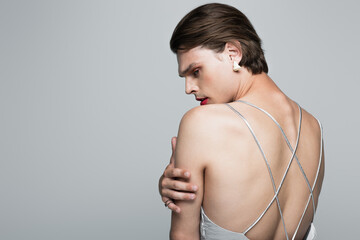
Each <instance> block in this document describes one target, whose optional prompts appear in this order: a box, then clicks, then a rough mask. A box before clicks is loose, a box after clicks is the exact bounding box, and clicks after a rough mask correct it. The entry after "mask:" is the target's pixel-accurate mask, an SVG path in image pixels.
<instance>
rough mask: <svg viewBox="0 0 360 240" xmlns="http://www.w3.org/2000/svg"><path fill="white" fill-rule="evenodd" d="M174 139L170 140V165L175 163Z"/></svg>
mask: <svg viewBox="0 0 360 240" xmlns="http://www.w3.org/2000/svg"><path fill="white" fill-rule="evenodd" d="M176 139H177V138H176V137H172V138H171V150H172V153H171V158H170V163H173V162H174V161H175V148H176Z"/></svg>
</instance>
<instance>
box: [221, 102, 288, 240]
mask: <svg viewBox="0 0 360 240" xmlns="http://www.w3.org/2000/svg"><path fill="white" fill-rule="evenodd" d="M226 105H227V106H228V107H229V108H230V109H231V110H232V111H233V112H234V113H236V114H237V115H238V116H239V117H240V118H241V119H242V120H243V121H244V122H245V124H246V126H247V127H248V129H249V131H250V132H251V134H252V136H253V138H254V140H255V142H256V144H257V146H258V148H259V150H260V152H261V154H262V156H263V158H264V161H265V163H266V166H267V169H268V172H269V175H270V179H271V182H272V186H273V189H274V193H275V195H274V198H273V199H276V202H277V205H278V208H279V213H280V217H281V220H282V223H283V226H284V230H285V235H286V239H287V240H288V239H289V236H288V234H287V231H286V226H285V221H284V217H283V214H282V210H281V207H280V202H279V199H278V194H277V189H276V185H275V181H274V177H273V174H272V172H271V168H270V164H269V161H268V160H267V158H266V155H265V153H264V151H263V149H262V147H261V145H260V142H259V140H258V139H257V137H256V135H255V132H254V130H253V129H252V127H251V125H250V123H249V122H248V121H247V120H246V118H245V117H244V116H243V115H242V114H241V113H239V112H238V111H237V110H236V109H235V108H233V107H232V106H231V105H229V104H227V103H226ZM264 214H265V212H264V213H263V214H262V215H264ZM260 219H261V217H260V218H259V220H260ZM259 220H257V221H256V222H255V223H254V224H253V225H252V226H250V228H248V229H247V230H246V231H245V232H244V234H246V233H247V232H248V231H249V230H250V229H251V228H252V227H253V226H254V225H255V224H256V223H257V222H258V221H259Z"/></svg>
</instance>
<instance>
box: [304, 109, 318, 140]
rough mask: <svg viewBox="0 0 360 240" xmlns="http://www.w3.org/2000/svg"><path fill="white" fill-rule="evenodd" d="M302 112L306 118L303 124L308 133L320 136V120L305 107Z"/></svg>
mask: <svg viewBox="0 0 360 240" xmlns="http://www.w3.org/2000/svg"><path fill="white" fill-rule="evenodd" d="M302 112H303V120H304V121H303V124H304V126H306V129H307V130H308V134H315V135H316V136H317V138H318V137H320V135H321V131H322V129H321V123H320V121H319V120H318V119H317V118H315V117H314V116H313V115H312V114H311V113H309V112H308V111H306V110H305V109H302ZM305 131H306V130H305Z"/></svg>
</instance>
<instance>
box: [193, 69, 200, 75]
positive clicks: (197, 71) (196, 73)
mask: <svg viewBox="0 0 360 240" xmlns="http://www.w3.org/2000/svg"><path fill="white" fill-rule="evenodd" d="M193 75H194V77H198V76H199V69H198V68H197V69H195V70H194V71H193Z"/></svg>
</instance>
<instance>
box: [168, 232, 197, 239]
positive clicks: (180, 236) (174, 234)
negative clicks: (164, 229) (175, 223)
mask: <svg viewBox="0 0 360 240" xmlns="http://www.w3.org/2000/svg"><path fill="white" fill-rule="evenodd" d="M170 240H200V236H197V237H196V236H189V235H186V234H183V233H181V232H170Z"/></svg>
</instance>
